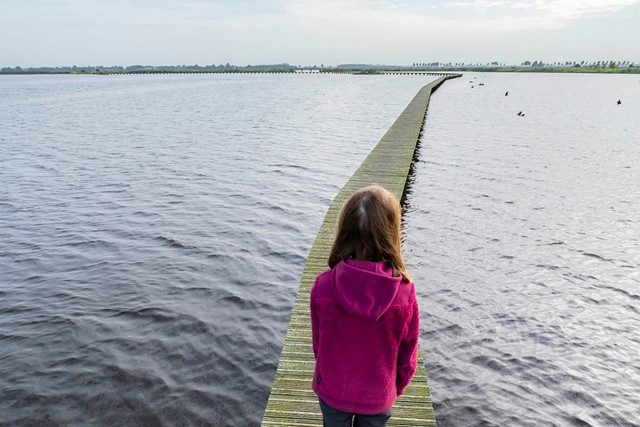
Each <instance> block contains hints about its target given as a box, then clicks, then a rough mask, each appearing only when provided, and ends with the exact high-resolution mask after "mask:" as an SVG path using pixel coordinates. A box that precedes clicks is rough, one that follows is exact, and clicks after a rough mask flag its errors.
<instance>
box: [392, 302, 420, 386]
mask: <svg viewBox="0 0 640 427" xmlns="http://www.w3.org/2000/svg"><path fill="white" fill-rule="evenodd" d="M414 292H415V291H414ZM412 299H413V301H412V303H411V308H410V316H409V320H408V322H407V324H406V326H405V330H404V335H403V337H402V341H400V348H399V349H398V369H397V376H396V389H397V390H398V396H400V395H401V394H402V393H404V390H405V388H407V386H408V385H409V383H410V382H411V378H413V374H414V373H415V372H416V367H417V364H418V338H419V335H420V310H419V309H418V302H417V301H416V296H415V293H414V295H413V298H412Z"/></svg>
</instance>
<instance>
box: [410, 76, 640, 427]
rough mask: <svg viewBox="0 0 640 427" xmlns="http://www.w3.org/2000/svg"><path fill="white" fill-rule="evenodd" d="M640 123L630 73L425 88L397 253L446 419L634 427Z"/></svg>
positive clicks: (452, 422) (639, 303)
mask: <svg viewBox="0 0 640 427" xmlns="http://www.w3.org/2000/svg"><path fill="white" fill-rule="evenodd" d="M479 83H484V85H483V86H480V85H479ZM507 91H509V95H508V96H505V92H507ZM618 99H620V100H621V101H622V103H621V104H620V105H618V104H617V101H618ZM520 111H522V112H523V113H524V117H522V116H518V115H517V114H518V112H520ZM639 117H640V76H637V75H636V76H623V75H620V76H609V75H566V74H559V75H540V74H533V75H527V74H465V75H464V76H463V78H461V79H457V80H453V81H449V82H447V83H445V85H444V86H443V87H442V88H441V89H440V90H439V91H438V92H437V93H436V95H435V96H434V97H432V99H431V104H430V106H429V113H428V118H427V121H426V129H425V132H424V133H423V136H422V139H421V148H420V152H419V155H420V160H419V162H418V163H417V164H416V167H415V175H414V181H413V184H412V186H411V194H410V196H409V197H408V207H407V214H406V216H405V232H406V239H405V249H406V251H407V255H408V261H409V264H410V265H411V268H412V271H413V274H414V278H415V280H416V283H417V291H418V293H419V298H420V299H421V301H420V302H421V304H422V305H421V313H422V343H421V344H422V349H423V351H424V352H425V359H426V365H427V372H428V374H429V380H430V383H431V391H432V393H433V399H434V403H435V409H436V418H437V419H438V425H439V426H440V427H445V426H638V425H640V363H638V360H640V359H639V357H638V354H640V170H639V165H640V121H639V120H638V118H639Z"/></svg>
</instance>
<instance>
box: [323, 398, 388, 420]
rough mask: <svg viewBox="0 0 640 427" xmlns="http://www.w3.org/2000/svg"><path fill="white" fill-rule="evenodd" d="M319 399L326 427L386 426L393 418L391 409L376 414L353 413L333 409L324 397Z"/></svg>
mask: <svg viewBox="0 0 640 427" xmlns="http://www.w3.org/2000/svg"><path fill="white" fill-rule="evenodd" d="M318 400H320V409H321V410H322V425H323V426H324V427H351V426H352V425H353V427H384V426H386V425H387V421H389V418H391V411H387V412H383V413H382V414H375V415H363V414H352V413H349V412H342V411H338V410H337V409H333V408H332V407H331V406H329V405H327V404H326V403H324V402H323V401H322V399H318Z"/></svg>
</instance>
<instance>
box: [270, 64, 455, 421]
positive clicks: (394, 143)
mask: <svg viewBox="0 0 640 427" xmlns="http://www.w3.org/2000/svg"><path fill="white" fill-rule="evenodd" d="M455 77H460V75H459V74H458V75H450V76H445V77H441V78H439V79H437V80H434V81H433V82H431V83H429V84H428V85H426V86H424V87H423V88H422V89H420V91H418V93H417V94H416V96H415V97H414V98H413V99H412V100H411V102H410V103H409V105H407V107H406V108H405V109H404V111H403V112H402V113H401V114H400V116H399V117H398V119H397V120H396V121H395V123H394V124H393V125H392V126H391V128H389V130H388V131H387V132H386V133H385V134H384V136H383V137H382V139H381V140H380V142H379V143H378V144H377V145H376V146H375V147H374V149H373V150H372V151H371V153H370V154H369V155H368V156H367V158H366V159H365V160H364V161H363V162H362V164H361V165H360V166H359V167H358V169H357V170H356V172H355V173H354V174H353V176H351V178H350V179H349V181H347V183H346V184H345V185H344V187H343V188H342V190H341V191H340V192H339V193H338V194H337V195H336V197H335V198H334V199H333V201H332V202H331V204H330V205H329V208H328V209H327V214H326V217H325V220H324V222H323V223H322V225H321V227H320V230H319V231H318V235H317V237H316V240H315V242H314V244H313V246H312V247H311V251H310V252H309V256H308V257H307V262H306V264H305V267H304V271H303V274H302V278H301V281H300V287H299V288H298V294H297V296H296V301H295V302H294V304H293V308H292V310H291V319H290V321H289V329H288V330H287V335H286V337H285V342H284V347H283V348H282V354H281V356H280V363H279V365H278V369H277V371H276V377H275V380H274V382H273V386H272V388H271V394H270V396H269V401H268V402H267V408H266V410H265V413H264V416H263V419H262V425H263V426H319V425H322V415H321V413H320V407H319V406H318V399H317V397H316V395H315V394H314V393H313V391H312V390H311V379H312V377H313V369H314V366H315V360H314V357H313V351H312V348H311V324H310V322H311V321H310V314H309V293H310V291H311V287H312V286H313V282H314V280H315V277H316V276H317V275H318V273H320V272H322V271H324V270H326V269H327V258H328V257H329V252H330V250H331V245H332V243H333V237H334V232H335V228H336V223H337V216H338V213H339V212H340V209H341V207H342V205H343V204H344V202H345V201H346V200H347V199H348V197H349V196H350V195H351V194H352V193H353V192H354V191H356V190H358V189H360V188H362V187H365V186H367V185H371V184H378V185H382V186H383V187H385V188H386V189H387V190H389V191H391V192H392V193H393V194H394V195H395V196H396V197H397V198H398V199H399V200H400V199H402V196H403V193H404V189H405V186H406V181H407V176H408V173H409V169H410V167H411V162H412V160H413V157H414V154H415V149H416V144H417V142H418V138H419V137H420V132H421V131H422V125H423V123H424V118H425V115H426V112H427V107H428V105H429V97H430V96H431V93H432V92H433V91H434V90H435V89H437V88H438V87H439V86H440V85H441V84H442V83H443V82H444V81H445V80H447V79H450V78H455ZM392 411H393V414H394V415H393V416H392V417H391V420H390V422H389V426H435V425H436V420H435V416H434V414H433V405H432V402H431V394H430V392H429V383H428V380H427V376H426V373H425V369H424V362H423V359H422V355H421V354H420V355H419V359H418V369H417V371H416V374H415V376H414V378H413V381H412V382H411V384H410V385H409V387H407V389H406V391H405V393H404V394H403V395H402V396H400V398H398V401H397V402H396V404H395V405H394V407H393V409H392Z"/></svg>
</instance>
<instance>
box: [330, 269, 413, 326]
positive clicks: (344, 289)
mask: <svg viewBox="0 0 640 427" xmlns="http://www.w3.org/2000/svg"><path fill="white" fill-rule="evenodd" d="M401 281H402V276H398V277H393V270H392V269H391V267H390V266H389V265H387V262H386V261H377V262H373V261H361V260H354V259H348V260H345V261H342V262H340V263H339V264H338V265H336V267H335V268H334V280H333V283H334V286H335V289H334V290H335V295H336V298H337V300H338V303H339V304H340V305H341V306H342V307H343V308H344V309H345V310H346V311H347V312H348V313H349V314H353V315H356V316H359V317H364V318H366V319H369V320H378V319H379V318H380V316H382V315H383V314H384V313H385V312H386V311H387V310H388V309H389V307H390V306H391V303H393V300H394V299H395V297H396V294H397V293H398V287H399V286H400V283H401Z"/></svg>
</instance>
